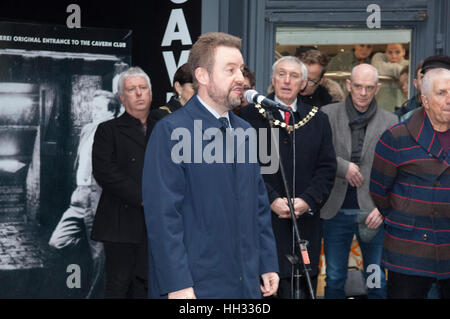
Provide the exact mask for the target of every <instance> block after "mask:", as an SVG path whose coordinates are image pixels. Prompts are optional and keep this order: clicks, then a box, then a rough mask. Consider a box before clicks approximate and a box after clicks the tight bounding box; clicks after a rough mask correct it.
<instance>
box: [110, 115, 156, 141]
mask: <svg viewBox="0 0 450 319" xmlns="http://www.w3.org/2000/svg"><path fill="white" fill-rule="evenodd" d="M149 123H150V120H149V119H147V136H144V134H143V133H142V124H141V121H140V120H138V119H137V118H135V117H133V116H131V115H130V114H128V113H127V112H124V113H123V114H122V115H121V116H119V117H118V118H117V126H118V127H119V129H120V131H121V132H122V133H123V134H125V135H127V136H128V137H130V138H131V139H132V140H133V141H135V142H136V143H138V144H139V145H141V146H142V147H145V145H146V142H147V138H148V136H149V134H148V133H149V131H148V130H149V129H150V127H149Z"/></svg>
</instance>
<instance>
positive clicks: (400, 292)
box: [387, 271, 450, 299]
mask: <svg viewBox="0 0 450 319" xmlns="http://www.w3.org/2000/svg"><path fill="white" fill-rule="evenodd" d="M434 282H436V283H437V285H438V289H439V295H440V297H441V298H442V299H449V298H450V279H444V280H437V281H436V279H435V278H431V277H423V276H411V275H404V274H401V273H398V272H394V271H389V273H388V283H387V297H388V298H389V299H425V298H426V297H427V295H428V291H429V290H430V288H431V286H432V285H433V283H434Z"/></svg>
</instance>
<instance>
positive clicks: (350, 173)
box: [345, 162, 364, 187]
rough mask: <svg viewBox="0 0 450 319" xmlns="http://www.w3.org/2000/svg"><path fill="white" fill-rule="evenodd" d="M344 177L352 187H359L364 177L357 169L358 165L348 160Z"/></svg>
mask: <svg viewBox="0 0 450 319" xmlns="http://www.w3.org/2000/svg"><path fill="white" fill-rule="evenodd" d="M345 178H346V179H347V181H348V182H349V183H350V185H351V186H353V187H361V186H362V184H363V183H364V177H363V176H362V175H361V172H360V171H359V166H358V165H356V164H355V163H351V162H350V164H349V165H348V169H347V173H346V174H345Z"/></svg>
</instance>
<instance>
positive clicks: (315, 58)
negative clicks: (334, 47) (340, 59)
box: [300, 50, 329, 78]
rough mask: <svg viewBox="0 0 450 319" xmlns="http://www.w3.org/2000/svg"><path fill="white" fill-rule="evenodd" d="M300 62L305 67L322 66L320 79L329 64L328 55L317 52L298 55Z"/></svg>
mask: <svg viewBox="0 0 450 319" xmlns="http://www.w3.org/2000/svg"><path fill="white" fill-rule="evenodd" d="M300 60H301V61H302V62H303V63H305V64H307V65H311V64H319V65H320V66H322V67H323V70H322V73H321V74H320V77H321V78H322V77H323V75H324V74H325V72H326V71H327V66H328V62H329V59H328V55H327V54H326V53H322V52H320V51H319V50H308V51H305V52H303V53H302V54H301V55H300Z"/></svg>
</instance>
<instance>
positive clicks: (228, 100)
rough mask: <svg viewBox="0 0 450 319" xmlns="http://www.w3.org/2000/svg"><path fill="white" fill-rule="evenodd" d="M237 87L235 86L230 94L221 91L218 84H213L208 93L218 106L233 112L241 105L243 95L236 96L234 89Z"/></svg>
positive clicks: (209, 86)
mask: <svg viewBox="0 0 450 319" xmlns="http://www.w3.org/2000/svg"><path fill="white" fill-rule="evenodd" d="M236 86H237V85H233V86H232V87H231V88H230V89H229V90H228V92H225V91H223V90H221V89H220V88H219V87H218V86H217V85H216V83H214V82H212V83H210V84H209V85H208V93H209V96H210V98H211V99H212V100H213V101H214V102H216V103H217V104H218V105H222V106H225V107H226V108H227V109H229V110H232V109H234V108H235V107H237V106H239V105H241V102H242V101H241V95H236V94H235V93H234V92H233V89H234V88H235V87H236Z"/></svg>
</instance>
